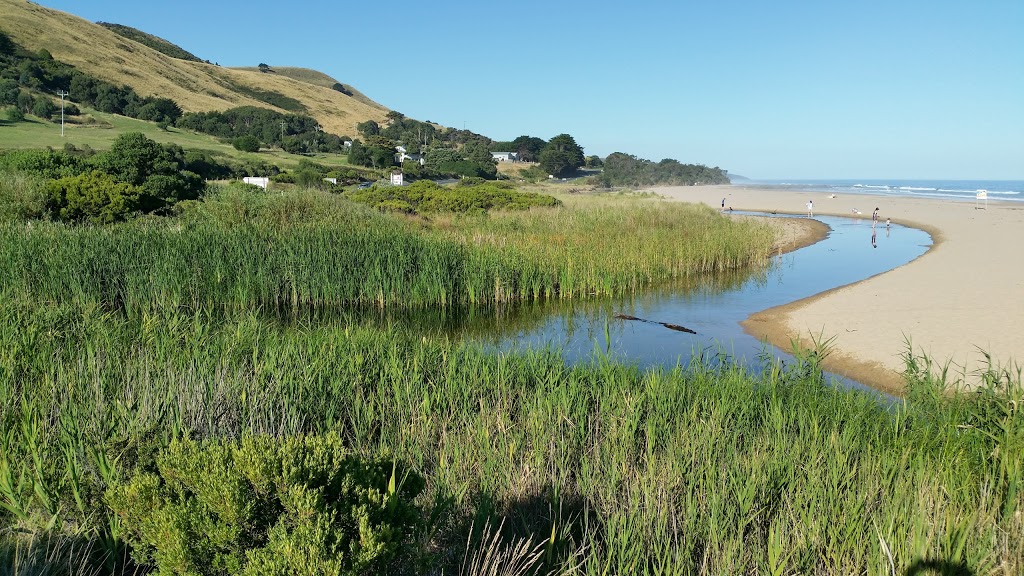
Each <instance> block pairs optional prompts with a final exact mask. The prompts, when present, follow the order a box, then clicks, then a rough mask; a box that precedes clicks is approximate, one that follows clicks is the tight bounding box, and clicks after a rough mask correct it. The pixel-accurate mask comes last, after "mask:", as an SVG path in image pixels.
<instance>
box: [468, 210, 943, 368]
mask: <svg viewBox="0 0 1024 576" xmlns="http://www.w3.org/2000/svg"><path fill="white" fill-rule="evenodd" d="M815 219H816V220H820V221H822V222H824V223H825V224H827V225H828V226H829V227H830V228H831V231H830V233H829V235H828V238H826V239H825V240H823V241H821V242H818V243H817V244H814V245H812V246H808V247H806V248H802V249H800V250H797V251H795V252H792V253H789V254H785V255H783V256H781V257H780V258H776V261H775V262H774V264H773V266H772V267H771V268H770V269H769V270H767V271H761V272H760V273H755V274H750V273H748V274H747V275H746V276H735V275H732V276H729V277H726V278H720V279H718V281H717V282H713V283H711V285H705V286H696V285H691V286H680V287H677V288H676V289H671V288H670V289H667V290H666V289H662V290H655V291H653V292H651V293H649V294H643V295H638V296H635V297H629V298H620V299H615V300H604V301H599V302H584V303H579V304H576V305H564V304H562V305H557V306H556V305H550V304H549V305H547V307H546V309H547V310H548V311H549V312H547V313H546V314H545V313H544V312H543V311H541V312H540V313H539V317H538V310H537V309H536V308H535V307H531V308H532V309H531V310H529V311H528V312H527V313H526V315H525V317H526V318H528V321H525V322H523V324H517V323H516V314H506V315H505V316H504V317H502V316H500V315H499V316H494V317H493V319H492V321H491V322H492V324H491V329H490V330H488V329H487V328H484V327H479V328H478V329H477V330H475V332H477V334H476V337H477V338H478V339H480V340H482V341H484V342H487V343H489V344H490V345H493V346H496V347H497V348H499V349H502V350H514V349H517V348H518V349H521V348H542V347H545V346H551V347H554V348H557V349H561V350H562V351H563V354H564V355H565V357H566V359H567V360H568V361H570V362H580V361H586V360H588V359H590V358H592V357H594V355H595V354H605V355H609V356H611V357H613V358H616V359H618V360H621V361H625V362H632V363H636V364H638V365H640V366H643V367H648V366H675V365H676V364H678V363H682V364H685V363H686V362H687V361H688V360H689V358H691V357H692V356H693V355H694V354H695V353H703V354H704V356H705V357H707V356H709V355H710V356H714V355H716V354H717V355H722V354H724V355H726V356H728V357H730V358H732V359H735V360H738V361H740V362H743V363H746V364H748V365H750V366H751V367H753V368H757V367H759V366H761V365H762V362H763V360H764V359H765V358H766V357H775V358H782V359H788V358H789V356H788V355H787V354H784V353H782V352H781V351H779V350H777V349H774V348H772V347H770V346H767V345H765V344H764V343H762V342H760V341H758V340H757V339H755V338H753V337H751V336H748V335H747V334H745V333H744V332H743V330H742V328H741V327H740V322H742V321H743V320H745V319H746V318H748V317H749V316H750V315H751V314H753V313H755V312H759V311H762V310H765V309H768V308H771V307H774V306H779V305H782V304H787V303H790V302H794V301H796V300H799V299H801V298H805V297H808V296H812V295H814V294H818V293H821V292H824V291H826V290H830V289H832V288H836V287H839V286H844V285H847V284H851V283H853V282H857V281H859V280H863V279H865V278H869V277H871V276H874V275H877V274H880V273H882V272H885V271H888V270H891V269H893V268H896V267H898V266H901V265H903V264H906V263H907V262H910V261H911V260H913V259H915V258H917V257H918V256H921V255H922V254H924V253H925V252H926V251H927V250H928V248H929V246H931V243H932V240H931V237H930V236H929V235H928V234H927V233H925V232H923V231H921V230H917V229H914V228H907V227H904V226H898V225H895V224H894V225H892V226H891V227H890V228H889V229H888V230H887V229H886V228H885V225H884V224H882V225H880V226H878V227H877V228H875V229H874V230H872V227H871V223H870V222H866V221H864V220H856V219H850V218H842V217H827V216H826V217H820V218H815ZM541 308H542V309H543V308H544V307H541ZM616 313H621V314H627V315H630V316H636V317H639V318H643V319H647V320H652V321H656V322H664V323H670V324H673V325H678V326H683V327H686V328H688V329H690V330H693V331H695V332H696V334H689V333H685V332H680V331H675V330H671V329H668V328H666V327H664V326H662V325H660V324H653V323H647V322H640V321H632V320H622V319H618V318H615V314H616ZM871 313H872V311H871V310H864V314H871ZM829 336H831V335H829V334H825V337H826V338H828V337H829ZM899 352H900V351H899V350H893V354H898V353H899ZM766 355H767V356H766ZM833 376H835V375H833ZM837 378H838V377H837ZM840 380H843V381H844V382H845V383H846V384H848V385H851V386H857V387H859V384H858V383H856V382H852V381H848V380H845V379H842V378H840Z"/></svg>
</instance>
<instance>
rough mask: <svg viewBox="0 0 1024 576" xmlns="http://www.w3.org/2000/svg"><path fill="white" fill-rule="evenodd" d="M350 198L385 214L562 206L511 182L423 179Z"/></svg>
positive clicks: (352, 194)
mask: <svg viewBox="0 0 1024 576" xmlns="http://www.w3.org/2000/svg"><path fill="white" fill-rule="evenodd" d="M467 180H468V179H467ZM481 182H482V180H481ZM346 196H347V197H348V198H349V199H350V200H353V201H356V202H361V203H363V204H367V205H369V206H372V207H374V208H377V209H378V210H383V211H385V212H406V213H429V212H457V213H467V212H480V211H487V210H525V209H527V208H530V207H531V206H558V205H559V204H560V203H559V201H558V200H557V199H555V198H554V197H553V196H547V195H544V194H537V193H534V192H518V191H516V190H514V189H512V187H511V185H510V184H508V183H501V184H495V183H487V184H477V185H468V186H466V185H462V186H458V187H456V188H445V187H444V186H439V185H437V184H435V183H434V182H431V181H430V180H420V181H418V182H414V183H412V184H410V185H409V186H373V187H371V188H365V189H357V190H352V191H349V192H347V193H346Z"/></svg>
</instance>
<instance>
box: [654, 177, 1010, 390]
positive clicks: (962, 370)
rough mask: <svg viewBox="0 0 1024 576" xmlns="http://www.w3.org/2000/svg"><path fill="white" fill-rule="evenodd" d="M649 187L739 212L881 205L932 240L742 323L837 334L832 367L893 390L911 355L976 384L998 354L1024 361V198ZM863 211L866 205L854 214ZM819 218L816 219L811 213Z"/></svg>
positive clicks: (780, 342) (782, 336) (759, 329)
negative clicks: (1016, 255) (980, 201)
mask: <svg viewBox="0 0 1024 576" xmlns="http://www.w3.org/2000/svg"><path fill="white" fill-rule="evenodd" d="M649 190H650V191H652V192H654V193H657V194H659V195H661V196H662V197H665V198H667V199H670V200H675V201H684V202H696V203H703V204H707V205H709V206H712V207H715V208H719V209H720V208H721V204H722V200H723V199H724V200H725V206H726V208H729V207H732V208H733V209H734V210H743V211H755V212H769V213H776V214H792V215H794V216H796V217H803V218H807V216H806V204H807V202H808V201H809V200H810V201H813V203H814V213H815V214H827V215H835V216H846V217H854V218H860V219H864V220H867V221H869V222H870V219H871V212H872V209H873V208H874V207H876V206H877V207H878V208H879V213H880V222H879V226H884V225H885V219H886V218H891V219H892V221H893V222H894V223H897V224H901V225H905V226H910V227H914V228H918V229H922V230H924V231H926V232H928V233H929V234H930V235H931V237H932V242H933V244H932V247H931V249H929V250H928V251H927V252H926V253H925V254H924V255H922V256H921V257H919V258H917V259H915V260H914V261H912V262H910V263H908V264H905V265H903V266H900V267H897V268H895V269H893V270H890V271H888V272H886V273H883V274H879V275H877V276H873V277H871V278H867V279H865V280H862V281H859V282H856V283H853V284H850V285H847V286H842V287H839V288H835V289H832V290H829V291H826V292H823V293H820V294H816V295H814V296H811V297H808V298H804V299H802V300H798V301H796V302H792V303H789V304H785V305H782V306H777V307H775V308H770V309H768V310H764V311H761V312H758V313H756V314H754V315H752V316H751V317H750V318H748V319H747V320H746V321H745V322H743V328H744V330H745V331H746V332H747V333H748V334H750V335H752V336H754V337H755V338H758V339H766V340H767V341H768V342H770V343H771V344H772V345H774V346H776V347H779V348H781V349H785V350H789V349H790V348H791V346H792V343H793V341H794V340H796V341H798V342H799V343H800V344H801V345H803V346H811V345H813V341H814V340H818V341H826V340H830V339H831V345H832V348H831V353H830V354H829V356H828V357H827V358H826V360H825V363H824V365H825V367H826V369H828V370H829V371H831V372H834V373H836V374H839V375H841V376H844V377H848V378H851V379H853V380H856V381H859V382H863V383H865V384H868V385H870V386H872V387H874V388H876V389H879V390H883V391H885V392H889V393H893V394H900V393H901V391H902V388H903V373H904V370H905V368H906V356H907V354H908V353H912V354H913V355H914V356H922V355H924V356H927V357H928V358H930V359H931V360H932V362H933V367H934V368H935V369H936V370H940V369H942V368H943V367H948V369H949V370H948V372H949V375H950V376H952V377H953V378H955V379H958V380H961V381H962V382H961V383H962V384H963V385H964V386H966V387H973V386H977V385H979V383H980V382H981V380H982V378H981V377H980V375H981V374H982V373H983V372H984V371H985V370H987V369H988V368H989V367H990V366H989V358H991V360H992V362H994V363H995V364H996V365H997V367H1005V368H1009V369H1011V370H1012V369H1013V368H1012V367H1014V366H1016V363H1018V362H1020V361H1021V360H1022V359H1024V331H1022V330H1021V329H1020V326H1022V325H1024V310H1021V309H1019V308H1018V307H1017V306H1015V305H1014V301H1015V299H1016V298H1017V297H1018V295H1019V294H1021V293H1024V266H1022V265H1021V264H1019V263H1018V262H1017V261H1016V260H1015V259H1013V258H1012V256H1011V254H1012V247H1014V246H1020V245H1021V244H1022V242H1024V204H1022V203H1019V202H992V201H990V202H989V203H988V204H987V207H986V208H985V209H976V207H975V205H974V204H972V203H970V202H963V201H949V200H941V199H936V198H912V197H902V196H881V195H879V196H872V195H868V194H849V195H842V194H839V195H832V194H829V193H826V192H822V191H791V190H779V189H773V188H760V187H754V186H743V185H718V186H669V187H657V188H651V189H649ZM854 209H856V210H858V211H859V212H860V213H859V214H855V213H854ZM808 220H810V219H808Z"/></svg>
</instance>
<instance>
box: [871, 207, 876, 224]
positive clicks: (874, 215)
mask: <svg viewBox="0 0 1024 576" xmlns="http://www.w3.org/2000/svg"><path fill="white" fill-rule="evenodd" d="M875 224H878V206H875V211H874V212H872V213H871V227H872V228H874V227H875Z"/></svg>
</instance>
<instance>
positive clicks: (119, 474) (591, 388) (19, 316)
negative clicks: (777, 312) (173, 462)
mask: <svg viewBox="0 0 1024 576" xmlns="http://www.w3.org/2000/svg"><path fill="white" fill-rule="evenodd" d="M819 357H820V356H819V355H817V354H804V355H801V356H800V357H799V361H798V362H797V363H796V364H795V365H790V366H786V367H783V366H778V365H776V366H774V367H773V368H772V369H770V370H768V371H767V372H765V373H763V374H752V373H749V372H747V371H745V369H743V368H742V367H738V366H735V365H731V364H722V363H719V362H716V361H714V359H713V358H697V359H695V361H693V362H691V363H690V364H689V365H688V367H686V368H678V369H675V370H663V371H652V372H641V371H639V370H637V369H636V368H632V367H629V366H622V365H618V364H616V363H612V362H604V361H597V362H595V363H594V364H592V365H588V366H578V367H570V366H566V365H565V363H564V362H563V361H562V359H561V357H560V356H559V355H558V354H557V353H554V352H550V351H538V352H535V353H531V354H525V355H495V354H489V353H486V352H484V351H482V350H480V349H478V348H475V347H472V346H467V345H462V344H458V343H453V342H449V341H447V340H445V339H438V338H434V337H431V336H429V335H423V334H416V333H411V332H408V331H406V330H404V329H402V328H399V327H395V328H391V329H380V328H369V327H362V326H358V325H353V324H351V323H345V322H330V321H320V322H317V323H315V324H312V323H311V324H308V325H300V326H298V327H296V326H289V325H284V324H281V323H279V322H274V321H271V320H268V319H266V318H263V317H261V316H259V315H254V314H243V315H237V316H233V317H229V318H220V317H216V316H211V315H210V314H208V313H196V314H193V315H191V316H186V315H182V314H176V315H166V316H164V315H148V314H143V315H140V316H139V317H127V316H125V315H123V314H117V313H111V312H106V311H103V310H102V309H101V308H99V307H92V308H77V307H74V306H70V305H60V306H55V307H52V308H47V309H44V308H40V307H36V306H33V305H28V304H26V305H18V304H17V303H15V304H10V303H9V304H6V305H4V306H0V424H2V427H0V430H3V434H2V435H0V443H2V445H0V503H3V511H2V512H0V516H2V518H0V519H2V521H3V523H4V524H6V525H15V526H18V527H19V528H20V529H22V530H41V531H44V530H45V529H46V528H47V527H49V528H50V530H55V529H57V530H63V531H65V532H67V533H72V534H84V535H87V536H88V537H90V538H94V539H100V538H101V537H106V538H111V537H112V535H116V532H117V528H118V527H117V526H116V524H114V523H112V522H111V520H110V519H109V518H108V516H107V513H106V512H105V508H104V504H103V499H102V491H103V489H104V488H105V487H107V486H108V485H110V484H111V483H115V482H118V481H119V480H120V479H123V478H125V477H126V476H127V475H128V474H130V473H131V471H132V470H134V469H138V468H140V467H147V466H151V465H152V458H153V455H154V454H155V453H157V451H159V450H161V449H162V448H163V447H164V446H166V445H167V443H168V442H169V441H170V439H171V438H174V437H179V436H181V435H186V434H187V435H189V436H191V437H193V438H206V437H222V438H235V437H238V436H240V435H243V434H247V433H254V434H271V435H275V436H290V435H296V434H315V433H324V432H336V433H338V434H340V435H341V436H342V437H343V438H344V441H345V442H346V444H347V445H348V446H350V447H351V448H352V449H353V450H356V451H358V452H362V453H367V454H379V453H381V451H384V452H387V453H392V454H395V455H396V456H397V457H398V458H401V459H402V460H403V461H405V462H408V463H409V464H411V465H412V466H413V467H415V468H416V469H417V470H418V471H420V472H421V473H422V474H423V475H424V476H425V477H426V478H427V480H428V490H427V492H426V493H425V494H424V495H423V496H422V498H423V500H424V504H425V505H428V506H429V505H435V504H436V506H435V507H434V508H433V509H434V510H435V512H436V513H437V514H436V516H435V518H437V519H438V520H437V525H436V530H435V531H433V532H432V536H431V539H430V545H431V546H432V549H433V550H435V554H436V562H437V566H438V569H439V570H440V569H441V568H444V567H445V566H448V567H449V571H450V570H451V569H452V568H454V567H455V566H457V565H458V563H459V562H460V561H461V560H462V558H463V556H464V555H463V553H462V550H463V549H464V548H466V540H467V537H466V534H467V532H466V531H467V530H470V528H469V526H470V525H471V524H473V525H476V526H482V525H484V524H485V522H486V521H487V520H488V519H492V518H493V519H498V518H504V519H505V524H504V531H505V534H506V537H507V538H508V539H509V540H508V541H509V542H523V540H521V539H522V538H526V539H527V541H529V542H533V543H534V544H540V543H544V548H543V549H544V554H543V555H542V556H543V557H542V558H541V557H540V556H538V557H537V558H540V559H538V560H537V562H538V564H537V566H535V568H537V569H540V568H541V567H544V569H545V570H549V569H552V570H555V571H556V572H557V573H580V574H608V573H616V574H624V573H630V574H696V573H749V574H755V573H756V574H765V573H767V574H791V573H885V574H890V573H913V570H915V569H921V568H922V567H935V566H939V567H945V568H947V569H949V570H951V571H953V572H955V573H978V574H981V573H986V574H988V573H999V574H1014V573H1019V572H1020V571H1021V570H1022V569H1024V520H1022V509H1021V505H1022V504H1024V502H1022V495H1021V491H1020V486H1021V481H1022V477H1021V462H1022V461H1024V453H1022V450H1024V417H1022V415H1021V412H1020V410H1019V407H1020V406H1021V400H1022V398H1021V396H1022V386H1021V381H1020V374H1019V372H1018V373H1011V372H993V373H992V374H991V375H990V378H989V387H987V388H986V389H983V390H981V391H979V392H977V393H974V394H970V395H948V394H945V393H944V391H943V390H942V383H941V382H936V381H935V380H934V379H932V378H931V377H929V376H927V373H922V374H920V375H911V376H910V380H909V394H908V398H907V400H905V401H899V402H895V403H891V404H889V403H886V402H882V401H879V399H878V398H877V397H876V396H874V395H868V394H864V393H859V392H852V391H846V390H839V389H834V388H831V387H829V386H828V385H826V383H825V382H823V380H822V376H821V371H820V367H819V366H818V364H817V361H818V358H819ZM524 546H526V545H525V544H524ZM531 546H532V545H531ZM527 548H529V549H530V550H533V548H532V547H529V546H527ZM524 549H525V548H524ZM452 551H454V552H452ZM531 557H532V556H531Z"/></svg>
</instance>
